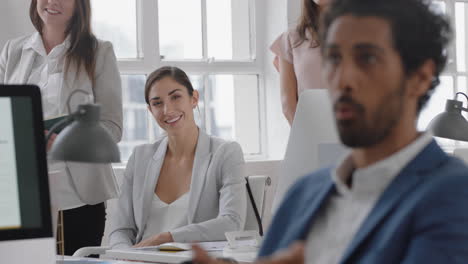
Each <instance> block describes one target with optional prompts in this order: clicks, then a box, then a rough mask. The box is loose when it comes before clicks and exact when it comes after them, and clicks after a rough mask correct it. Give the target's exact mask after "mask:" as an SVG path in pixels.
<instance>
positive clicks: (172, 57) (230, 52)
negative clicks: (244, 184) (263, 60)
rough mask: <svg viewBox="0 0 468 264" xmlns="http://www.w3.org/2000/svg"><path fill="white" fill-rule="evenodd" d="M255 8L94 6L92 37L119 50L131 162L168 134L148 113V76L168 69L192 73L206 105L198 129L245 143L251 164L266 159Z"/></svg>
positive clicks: (156, 0) (127, 1)
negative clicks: (141, 146) (133, 153)
mask: <svg viewBox="0 0 468 264" xmlns="http://www.w3.org/2000/svg"><path fill="white" fill-rule="evenodd" d="M259 2H260V1H255V0H92V8H93V29H94V31H95V33H96V35H97V36H98V38H101V39H105V40H109V41H111V42H112V43H113V45H114V49H115V51H116V55H117V57H118V61H119V69H120V71H121V74H122V76H121V78H122V84H123V106H124V135H123V140H122V142H121V143H120V144H119V146H120V149H121V153H122V159H123V160H127V159H128V157H129V155H130V154H131V151H132V149H133V148H134V147H135V146H136V145H139V144H143V143H150V142H154V140H156V139H157V138H158V137H160V136H162V135H163V134H164V132H163V131H161V129H160V128H159V127H158V125H157V124H156V122H155V121H154V120H153V118H152V116H151V115H150V114H149V112H148V111H147V107H146V104H145V100H144V92H143V91H144V84H145V81H146V76H147V75H148V74H149V73H151V72H152V71H153V70H155V69H156V68H158V67H161V66H163V65H171V66H177V67H180V68H181V69H183V70H185V71H186V72H187V73H188V74H189V76H190V78H191V80H192V83H193V86H194V88H195V89H197V90H198V91H199V92H200V95H201V96H200V102H199V107H198V109H196V110H195V118H196V122H197V123H198V125H199V126H200V127H201V128H202V129H203V130H205V131H206V132H207V133H208V134H211V135H215V136H219V137H222V138H225V139H229V140H236V141H238V142H239V143H240V144H241V146H242V148H243V151H244V153H245V156H246V157H247V158H260V157H264V156H265V148H264V144H262V140H264V138H265V134H266V133H265V129H264V128H265V124H264V118H262V115H261V113H262V112H263V111H262V109H263V108H264V100H262V96H263V88H262V83H263V81H262V76H263V72H262V67H261V66H262V65H261V64H260V60H258V59H257V56H256V47H257V46H258V38H257V37H255V36H256V34H255V31H256V30H257V28H256V23H255V16H256V11H255V10H259V9H260V8H259V7H258V6H257V5H258V3H259Z"/></svg>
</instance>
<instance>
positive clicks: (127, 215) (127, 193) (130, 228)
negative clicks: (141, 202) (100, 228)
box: [108, 152, 138, 248]
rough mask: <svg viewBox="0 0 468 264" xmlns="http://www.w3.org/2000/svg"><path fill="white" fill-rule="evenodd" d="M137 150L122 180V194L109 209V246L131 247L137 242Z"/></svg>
mask: <svg viewBox="0 0 468 264" xmlns="http://www.w3.org/2000/svg"><path fill="white" fill-rule="evenodd" d="M134 166H135V152H133V154H132V156H131V157H130V159H129V161H128V163H127V167H126V168H125V173H124V177H123V180H122V184H121V185H120V186H121V187H120V188H121V194H120V196H119V199H118V200H117V206H116V207H114V208H112V209H113V210H109V215H108V219H109V225H110V227H109V246H111V247H112V248H116V247H131V246H133V245H134V244H135V243H136V236H137V233H138V230H137V226H136V224H135V215H134V212H133V173H134Z"/></svg>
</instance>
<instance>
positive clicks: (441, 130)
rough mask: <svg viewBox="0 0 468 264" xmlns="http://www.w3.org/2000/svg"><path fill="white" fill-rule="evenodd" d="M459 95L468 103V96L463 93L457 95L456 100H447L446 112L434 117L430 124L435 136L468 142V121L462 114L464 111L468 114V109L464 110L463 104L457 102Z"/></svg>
mask: <svg viewBox="0 0 468 264" xmlns="http://www.w3.org/2000/svg"><path fill="white" fill-rule="evenodd" d="M459 94H460V95H463V96H465V98H466V99H467V101H468V96H467V95H466V94H464V93H461V92H458V93H456V94H455V99H453V100H450V99H449V100H447V103H446V104H445V112H443V113H440V114H439V115H437V116H436V117H434V119H432V121H431V123H430V124H429V128H430V129H431V130H432V133H433V134H434V136H436V137H442V138H448V139H453V140H460V141H468V121H466V119H465V118H464V117H463V116H462V114H461V112H462V111H465V112H468V108H463V102H461V101H457V100H456V99H457V95H459Z"/></svg>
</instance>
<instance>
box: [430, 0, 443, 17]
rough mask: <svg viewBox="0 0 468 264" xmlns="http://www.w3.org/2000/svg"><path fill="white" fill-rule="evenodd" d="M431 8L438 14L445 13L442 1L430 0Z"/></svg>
mask: <svg viewBox="0 0 468 264" xmlns="http://www.w3.org/2000/svg"><path fill="white" fill-rule="evenodd" d="M431 8H432V10H434V11H435V12H437V13H439V14H445V11H446V7H445V2H442V1H432V3H431Z"/></svg>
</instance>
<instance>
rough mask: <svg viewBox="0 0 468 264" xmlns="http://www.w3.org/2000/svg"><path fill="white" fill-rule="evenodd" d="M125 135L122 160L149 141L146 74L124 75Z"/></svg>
mask: <svg viewBox="0 0 468 264" xmlns="http://www.w3.org/2000/svg"><path fill="white" fill-rule="evenodd" d="M121 79H122V101H123V112H124V120H123V137H122V141H121V142H120V143H119V148H120V152H121V155H122V157H121V159H122V161H126V160H128V158H129V157H130V154H131V153H132V151H133V148H134V147H136V146H137V145H140V144H143V143H148V142H149V140H150V139H151V135H150V134H149V133H150V132H149V131H150V130H149V122H148V120H149V113H148V110H147V108H146V102H145V96H144V89H145V80H146V76H145V75H122V76H121Z"/></svg>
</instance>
